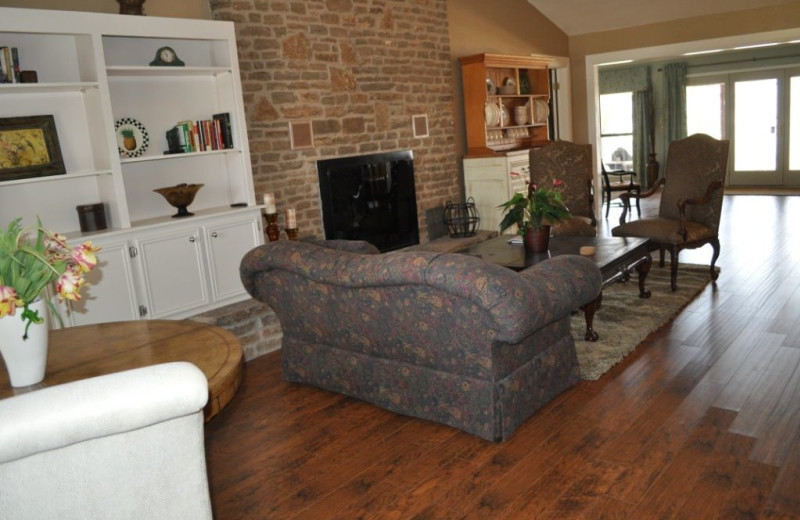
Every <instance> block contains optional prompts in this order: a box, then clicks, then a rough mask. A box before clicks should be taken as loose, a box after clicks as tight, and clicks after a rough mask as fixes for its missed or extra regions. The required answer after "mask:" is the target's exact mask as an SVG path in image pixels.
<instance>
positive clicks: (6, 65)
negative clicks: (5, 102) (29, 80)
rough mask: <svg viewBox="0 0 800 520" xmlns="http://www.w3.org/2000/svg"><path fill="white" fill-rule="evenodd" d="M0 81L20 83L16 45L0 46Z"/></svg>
mask: <svg viewBox="0 0 800 520" xmlns="http://www.w3.org/2000/svg"><path fill="white" fill-rule="evenodd" d="M0 83H20V77H19V52H17V48H16V47H0Z"/></svg>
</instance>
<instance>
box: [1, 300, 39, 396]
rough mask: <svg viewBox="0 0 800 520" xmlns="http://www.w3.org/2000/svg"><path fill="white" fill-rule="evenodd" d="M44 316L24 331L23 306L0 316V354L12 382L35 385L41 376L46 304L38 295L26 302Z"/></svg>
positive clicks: (17, 384) (12, 383)
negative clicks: (36, 298)
mask: <svg viewBox="0 0 800 520" xmlns="http://www.w3.org/2000/svg"><path fill="white" fill-rule="evenodd" d="M29 307H30V309H31V310H34V311H38V313H39V316H41V317H43V318H44V322H43V323H33V324H31V326H30V327H28V337H27V339H23V335H24V334H25V322H24V321H22V319H21V314H22V309H19V308H18V309H17V312H16V313H14V315H13V316H4V317H3V318H0V354H2V355H3V361H5V364H6V370H8V378H9V380H10V381H11V386H29V385H34V384H36V383H38V382H40V381H41V380H42V379H44V371H45V366H46V365H47V337H48V330H47V304H46V303H45V301H44V299H41V298H40V299H38V300H36V301H35V302H33V303H31V304H30V305H29Z"/></svg>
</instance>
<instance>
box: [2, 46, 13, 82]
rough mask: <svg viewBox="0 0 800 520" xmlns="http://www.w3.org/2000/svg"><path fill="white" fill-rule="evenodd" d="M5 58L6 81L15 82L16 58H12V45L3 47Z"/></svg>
mask: <svg viewBox="0 0 800 520" xmlns="http://www.w3.org/2000/svg"><path fill="white" fill-rule="evenodd" d="M3 60H4V61H5V62H6V66H5V69H6V70H5V80H4V81H5V82H6V83H14V60H13V59H12V58H11V48H10V47H3Z"/></svg>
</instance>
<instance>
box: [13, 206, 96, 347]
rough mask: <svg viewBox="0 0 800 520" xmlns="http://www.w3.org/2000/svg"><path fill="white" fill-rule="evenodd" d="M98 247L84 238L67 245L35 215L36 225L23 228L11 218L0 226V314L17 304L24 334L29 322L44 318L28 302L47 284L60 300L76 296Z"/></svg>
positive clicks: (94, 265)
mask: <svg viewBox="0 0 800 520" xmlns="http://www.w3.org/2000/svg"><path fill="white" fill-rule="evenodd" d="M34 236H35V238H33V237H34ZM99 250H100V248H98V247H94V246H92V243H91V242H88V241H87V242H83V243H82V244H80V245H78V246H75V247H70V246H69V245H68V244H67V239H66V238H65V237H64V236H63V235H60V234H58V233H54V232H52V231H49V230H47V229H45V228H43V227H42V223H41V222H40V221H38V219H37V225H36V226H31V227H27V228H23V227H22V224H21V219H15V220H13V221H12V222H11V223H10V224H9V225H8V229H7V230H6V231H2V230H0V318H2V317H4V316H14V315H15V314H16V312H17V310H18V308H20V307H21V308H22V311H21V313H20V317H21V319H22V320H23V321H24V322H26V325H25V335H24V336H23V338H26V337H27V333H28V328H29V327H30V326H31V324H33V323H42V322H43V321H44V318H43V317H42V316H39V314H38V312H36V311H34V310H33V309H31V308H30V304H31V303H33V302H34V301H35V300H37V299H38V298H41V297H42V294H43V293H44V291H45V289H46V288H47V287H48V286H49V285H51V284H55V285H54V288H55V292H56V294H57V295H58V299H59V300H60V301H64V300H72V301H77V300H80V298H81V294H80V291H81V288H82V287H83V286H84V285H85V284H86V280H85V275H86V273H88V272H89V271H91V270H92V269H94V268H95V267H96V266H97V257H96V256H95V253H96V252H97V251H99Z"/></svg>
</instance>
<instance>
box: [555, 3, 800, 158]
mask: <svg viewBox="0 0 800 520" xmlns="http://www.w3.org/2000/svg"><path fill="white" fill-rule="evenodd" d="M797 27H800V1H795V2H789V3H784V4H779V5H775V6H771V7H763V8H759V9H749V10H746V11H736V12H732V13H726V14H720V15H711V16H702V17H697V18H690V19H686V20H678V21H673V22H665V23H659V24H652V25H643V26H640V27H633V28H629V29H620V30H616V31H608V32H603V33H594V34H586V35H580V36H573V37H571V38H570V39H569V56H570V64H571V67H572V110H573V112H572V113H573V133H574V139H575V141H576V142H579V143H586V142H589V129H588V114H587V109H588V107H587V100H586V65H585V64H586V56H587V54H602V53H608V52H617V51H624V50H626V49H639V48H646V47H654V46H661V45H670V44H677V43H682V42H693V41H701V40H708V39H714V38H724V37H732V36H738V35H745V34H753V33H762V32H771V31H777V30H782V29H792V28H797Z"/></svg>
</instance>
